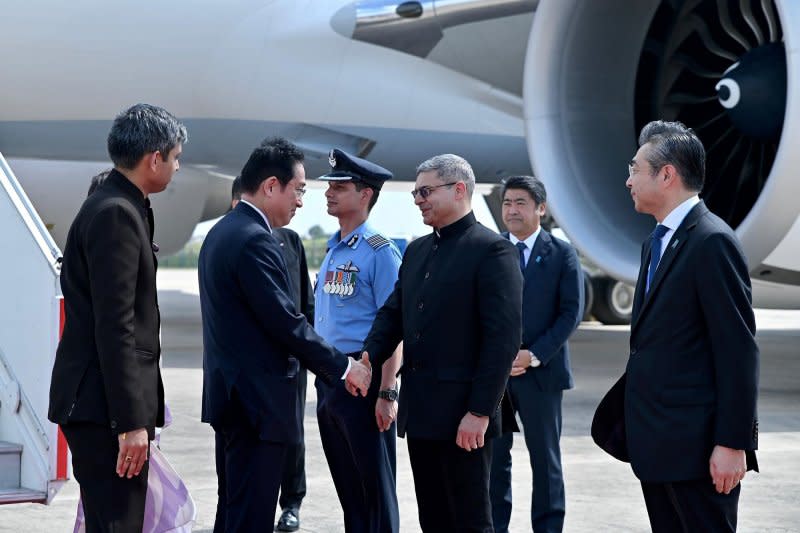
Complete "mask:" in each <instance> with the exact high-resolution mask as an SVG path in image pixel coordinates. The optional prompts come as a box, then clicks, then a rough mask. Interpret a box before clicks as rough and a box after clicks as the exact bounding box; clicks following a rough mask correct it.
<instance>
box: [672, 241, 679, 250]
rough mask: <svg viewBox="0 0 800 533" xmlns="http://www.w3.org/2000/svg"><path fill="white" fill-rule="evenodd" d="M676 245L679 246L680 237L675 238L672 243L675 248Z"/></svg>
mask: <svg viewBox="0 0 800 533" xmlns="http://www.w3.org/2000/svg"><path fill="white" fill-rule="evenodd" d="M676 246H678V239H675V241H674V242H673V243H672V247H673V248H675V247H676Z"/></svg>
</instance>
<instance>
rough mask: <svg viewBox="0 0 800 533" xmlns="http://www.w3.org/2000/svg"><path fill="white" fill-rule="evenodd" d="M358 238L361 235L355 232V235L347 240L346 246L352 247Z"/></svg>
mask: <svg viewBox="0 0 800 533" xmlns="http://www.w3.org/2000/svg"><path fill="white" fill-rule="evenodd" d="M360 238H361V235H359V234H358V233H356V234H355V235H353V236H352V237H350V240H349V241H347V246H349V247H350V248H352V247H354V246H355V245H356V243H357V242H358V239H360Z"/></svg>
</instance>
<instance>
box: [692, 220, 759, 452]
mask: <svg viewBox="0 0 800 533" xmlns="http://www.w3.org/2000/svg"><path fill="white" fill-rule="evenodd" d="M700 249H701V252H700V254H701V257H700V261H699V264H698V267H697V270H696V276H697V290H698V292H699V294H700V298H699V300H700V304H701V307H702V312H703V315H704V317H705V324H706V327H707V328H708V334H709V338H710V341H711V346H710V351H711V354H712V358H713V361H714V373H715V376H714V377H715V383H716V393H717V414H716V422H715V425H716V427H715V428H714V440H715V442H714V444H719V445H722V446H726V447H729V448H733V449H737V450H755V449H756V448H757V434H756V433H755V431H754V428H755V427H757V426H756V420H757V414H756V398H757V395H758V366H759V351H758V346H757V345H756V342H755V331H756V327H755V317H754V315H753V308H752V305H751V289H750V277H749V275H748V272H747V265H746V264H745V261H744V255H743V253H742V251H741V249H740V248H739V246H738V244H737V243H736V242H735V241H734V240H733V238H732V237H731V236H730V235H728V234H726V233H712V234H711V235H710V236H709V237H708V238H707V239H706V240H705V242H703V245H702V246H701V247H700Z"/></svg>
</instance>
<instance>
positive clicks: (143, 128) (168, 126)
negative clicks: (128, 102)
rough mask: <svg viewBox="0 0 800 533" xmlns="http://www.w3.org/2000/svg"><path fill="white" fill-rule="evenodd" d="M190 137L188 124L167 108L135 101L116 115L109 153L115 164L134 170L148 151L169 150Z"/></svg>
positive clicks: (166, 154) (163, 155)
mask: <svg viewBox="0 0 800 533" xmlns="http://www.w3.org/2000/svg"><path fill="white" fill-rule="evenodd" d="M188 140H189V135H188V134H187V133H186V126H184V125H183V124H181V122H180V121H179V120H178V119H176V118H175V117H174V116H172V115H171V114H170V113H169V112H168V111H167V110H166V109H163V108H161V107H157V106H154V105H149V104H136V105H135V106H133V107H130V108H128V109H126V110H125V111H123V112H122V113H120V114H119V115H117V118H115V119H114V124H113V125H112V126H111V131H110V132H109V133H108V155H109V156H110V157H111V161H112V162H113V163H114V166H115V167H119V168H124V169H128V170H130V169H133V168H134V167H136V165H137V164H139V161H141V160H142V157H144V156H145V154H149V153H153V152H160V153H161V158H162V159H163V160H164V161H166V160H167V157H168V156H169V153H170V152H171V151H172V150H173V149H174V148H175V147H176V146H177V145H178V144H184V143H186V141H188Z"/></svg>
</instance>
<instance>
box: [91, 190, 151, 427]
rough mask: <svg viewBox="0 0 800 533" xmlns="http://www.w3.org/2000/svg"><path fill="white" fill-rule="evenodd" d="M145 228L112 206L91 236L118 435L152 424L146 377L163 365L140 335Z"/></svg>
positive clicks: (103, 358)
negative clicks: (139, 343) (137, 318)
mask: <svg viewBox="0 0 800 533" xmlns="http://www.w3.org/2000/svg"><path fill="white" fill-rule="evenodd" d="M143 224H144V222H143V220H142V219H141V216H139V215H137V214H136V213H134V212H133V211H132V210H131V209H130V208H128V207H126V206H123V205H121V204H118V203H116V204H110V205H108V206H105V207H104V208H102V209H100V210H99V211H98V213H97V214H96V215H95V216H94V217H93V218H92V219H91V221H90V222H89V223H88V226H87V231H86V235H85V239H86V240H85V249H86V262H87V267H88V272H89V284H90V292H91V296H92V309H93V313H94V328H95V339H96V342H97V353H98V357H99V359H100V373H101V375H102V377H103V387H104V389H105V397H106V401H107V404H108V417H109V419H110V420H113V421H116V424H115V425H116V427H115V428H113V431H114V433H123V432H126V431H130V430H133V429H139V428H143V427H149V426H150V425H152V406H148V405H147V402H146V401H144V399H146V398H144V397H145V396H146V395H145V394H143V390H144V389H145V388H146V389H148V390H147V392H150V391H149V388H150V387H149V385H147V384H145V383H144V382H143V381H142V379H141V378H142V376H144V375H148V374H149V373H150V372H146V371H144V370H145V368H146V367H150V366H152V365H153V364H157V362H156V361H155V358H156V354H155V353H153V352H154V351H155V350H157V347H152V350H143V349H140V350H138V351H137V349H136V338H135V331H134V310H135V302H136V291H137V280H138V272H139V266H140V253H141V247H142V245H143V244H142V240H141V233H140V231H143V227H142V226H143ZM148 244H149V243H148ZM152 392H154V391H152Z"/></svg>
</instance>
